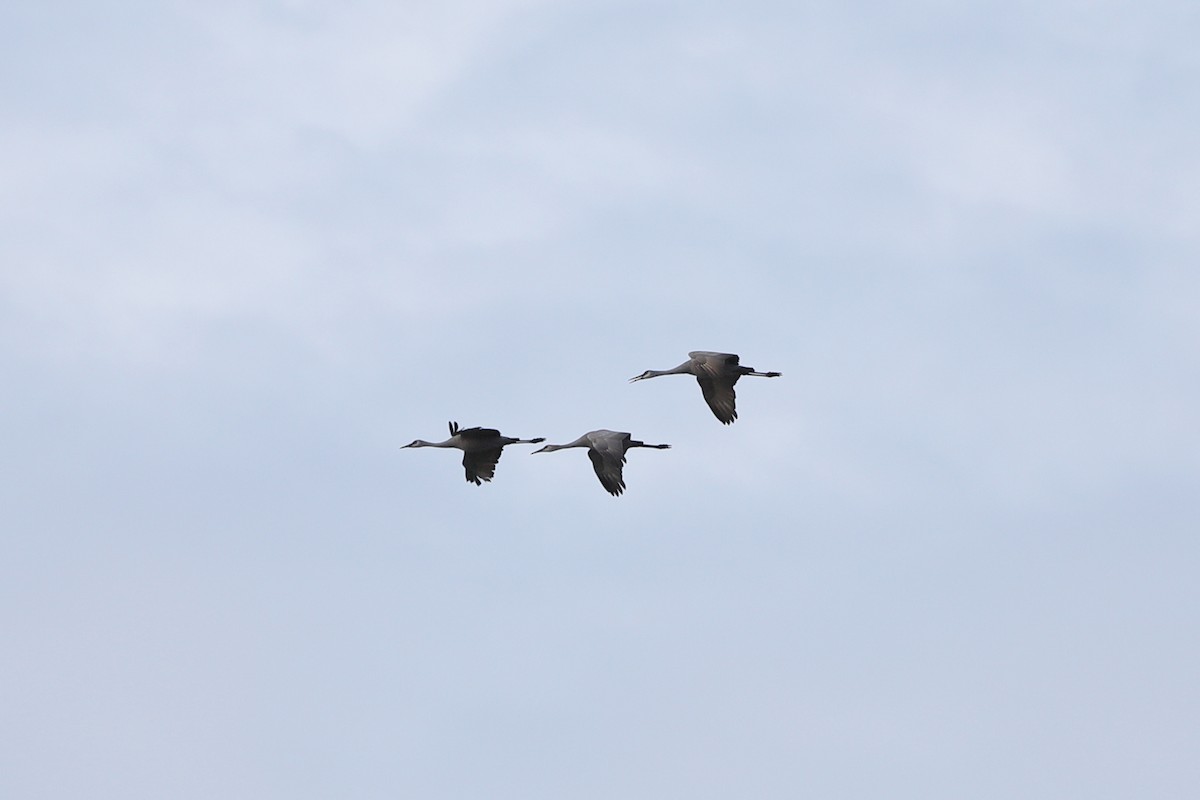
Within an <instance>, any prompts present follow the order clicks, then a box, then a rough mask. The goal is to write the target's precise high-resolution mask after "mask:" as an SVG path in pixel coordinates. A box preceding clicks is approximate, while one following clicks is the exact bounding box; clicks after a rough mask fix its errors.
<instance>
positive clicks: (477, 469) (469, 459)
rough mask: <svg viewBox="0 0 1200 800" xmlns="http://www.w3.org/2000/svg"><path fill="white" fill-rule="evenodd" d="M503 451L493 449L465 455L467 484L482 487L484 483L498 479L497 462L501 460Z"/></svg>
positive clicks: (473, 451) (468, 452)
mask: <svg viewBox="0 0 1200 800" xmlns="http://www.w3.org/2000/svg"><path fill="white" fill-rule="evenodd" d="M503 449H504V448H503V447H493V448H487V449H484V450H469V451H467V452H465V453H463V469H464V470H466V473H467V482H468V483H473V484H475V485H476V486H480V485H482V484H483V482H484V481H490V480H491V479H492V478H494V477H496V462H497V461H499V460H500V451H501V450H503Z"/></svg>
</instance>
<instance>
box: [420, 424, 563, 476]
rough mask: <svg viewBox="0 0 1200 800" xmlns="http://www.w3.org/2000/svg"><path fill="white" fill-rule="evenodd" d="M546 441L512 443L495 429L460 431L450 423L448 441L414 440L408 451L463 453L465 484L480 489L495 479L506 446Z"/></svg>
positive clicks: (534, 440) (463, 429) (514, 441)
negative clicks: (451, 450)
mask: <svg viewBox="0 0 1200 800" xmlns="http://www.w3.org/2000/svg"><path fill="white" fill-rule="evenodd" d="M544 441H546V439H545V437H539V438H537V439H514V438H512V437H511V436H501V435H500V431H498V430H496V429H495V428H460V427H458V423H457V422H451V423H450V438H449V439H447V440H446V441H444V442H427V441H425V440H424V439H415V440H414V441H413V442H412V444H406V445H404V447H402V448H400V449H401V450H404V449H406V448H409V447H453V448H457V449H459V450H462V451H463V460H462V463H463V469H465V470H466V473H467V483H473V484H475V485H476V486H482V485H483V482H484V481H490V480H491V479H492V478H493V477H495V475H496V462H497V461H499V460H500V451H502V450H503V449H504V448H505V447H507V446H508V445H510V444H537V443H538V442H544Z"/></svg>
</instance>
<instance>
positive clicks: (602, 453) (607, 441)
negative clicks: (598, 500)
mask: <svg viewBox="0 0 1200 800" xmlns="http://www.w3.org/2000/svg"><path fill="white" fill-rule="evenodd" d="M568 447H586V448H587V449H588V458H590V459H591V460H592V467H593V468H594V469H595V470H596V477H597V478H599V479H600V485H601V486H603V487H604V488H605V490H606V491H607V492H608V493H609V494H611V495H612V496H613V497H616V496H617V495H619V494H621V493H622V492H624V491H625V478H624V477H623V476H622V475H621V471H622V469H623V467H624V465H625V453H626V451H628V450H629V449H630V448H632V447H653V448H655V449H656V450H667V449H669V448H670V447H671V445H669V444H646V443H645V442H639V441H638V440H637V439H634V438H633V437H632V435H631V434H628V433H624V432H622V431H608V430H603V429H601V430H598V431H589V432H588V433H585V434H584V435H583V436H580V437H579V438H578V439H576V440H575V441H573V442H570V443H568V444H548V445H546V446H545V447H542V448H540V449H538V450H534V451H533V452H532V453H530V455H536V454H537V453H552V452H554V451H555V450H565V449H566V448H568Z"/></svg>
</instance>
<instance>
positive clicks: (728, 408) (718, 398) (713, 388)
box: [629, 350, 783, 425]
mask: <svg viewBox="0 0 1200 800" xmlns="http://www.w3.org/2000/svg"><path fill="white" fill-rule="evenodd" d="M782 374H783V373H782V372H758V371H757V370H755V369H754V368H753V367H743V366H741V365H740V364H739V363H738V357H737V356H736V355H734V354H733V353H710V352H708V351H707V350H693V351H692V352H690V353H688V360H687V361H685V362H683V363H682V364H680V365H679V366H678V367H675V368H674V369H665V370H656V369H648V370H646V371H645V372H643V373H642V374H641V375H638V376H636V377H633V378H630V379H629V382H630V383H633V382H635V381H643V380H645V379H646V378H657V377H658V376H659V375H695V376H696V382H697V383H699V384H700V390H701V391H702V392H704V401H705V402H706V403H708V407H709V408H711V409H712V412H713V414H714V415H715V416H716V418H717V419H719V420H720V421H721V423H722V424H724V425H730V424H732V423H733V421H734V420H735V419H737V408H736V407H735V405H734V404H735V402H736V400H737V395H736V394H734V391H733V385H734V384H735V383H737V382H738V378H740V377H742V376H743V375H753V376H755V377H758V378H778V377H779V376H780V375H782Z"/></svg>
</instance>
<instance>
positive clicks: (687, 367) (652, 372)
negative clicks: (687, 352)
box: [629, 359, 692, 383]
mask: <svg viewBox="0 0 1200 800" xmlns="http://www.w3.org/2000/svg"><path fill="white" fill-rule="evenodd" d="M691 374H692V362H691V360H690V359H689V360H687V361H685V362H683V363H682V364H680V365H679V366H678V367H675V368H674V369H648V370H646V371H645V372H643V373H642V374H641V375H636V376H634V377H632V378H630V379H629V382H630V383H633V382H634V381H644V380H646V378H657V377H660V376H662V375H691Z"/></svg>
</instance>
